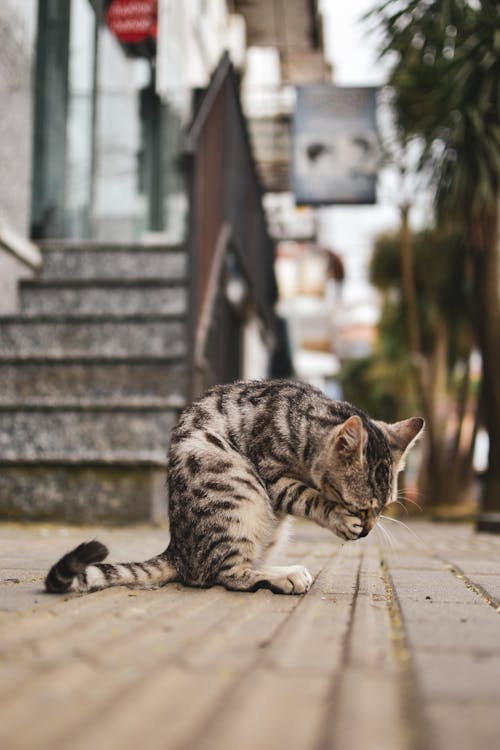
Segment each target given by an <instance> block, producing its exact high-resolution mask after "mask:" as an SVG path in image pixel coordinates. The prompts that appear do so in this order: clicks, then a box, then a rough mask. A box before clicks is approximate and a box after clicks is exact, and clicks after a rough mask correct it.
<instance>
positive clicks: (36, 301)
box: [20, 279, 187, 317]
mask: <svg viewBox="0 0 500 750" xmlns="http://www.w3.org/2000/svg"><path fill="white" fill-rule="evenodd" d="M20 300H21V310H22V313H23V315H29V316H35V315H61V314H63V313H65V314H68V315H72V316H75V315H110V316H112V315H117V316H120V317H121V316H123V315H180V314H183V313H185V312H186V309H187V290H186V287H185V285H184V284H183V282H182V281H180V280H179V281H165V280H158V279H150V280H146V281H144V280H141V279H130V280H129V279H126V280H125V281H112V280H108V281H104V280H97V281H96V280H87V279H84V280H80V279H78V280H76V281H66V280H53V281H39V280H29V281H26V282H22V283H21V285H20Z"/></svg>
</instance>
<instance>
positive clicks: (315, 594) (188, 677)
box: [0, 521, 500, 750]
mask: <svg viewBox="0 0 500 750" xmlns="http://www.w3.org/2000/svg"><path fill="white" fill-rule="evenodd" d="M385 528H387V530H390V531H391V534H392V535H393V537H394V539H393V544H392V547H391V546H389V543H388V541H386V540H385V539H384V537H383V535H382V534H381V533H377V534H373V533H372V534H371V535H370V536H369V537H368V538H367V539H364V540H361V541H359V542H351V543H349V544H347V545H345V546H343V547H341V546H339V545H338V544H337V543H335V541H333V540H332V538H331V536H330V535H329V534H328V533H327V532H325V531H323V530H321V529H319V528H317V527H315V526H313V525H306V524H303V525H298V526H297V529H296V535H295V541H294V542H292V543H291V544H290V546H289V549H288V552H289V553H291V554H289V558H290V560H291V561H292V560H293V561H295V562H300V563H303V564H305V565H307V566H308V567H309V569H310V570H311V572H312V573H313V574H314V576H315V577H316V578H315V583H314V585H313V587H312V589H311V590H310V592H309V593H308V594H307V595H306V596H305V597H287V596H278V595H274V594H272V593H271V592H269V591H258V592H257V593H254V594H244V593H232V592H227V591H225V590H223V589H221V588H214V589H208V590H196V589H187V588H183V587H181V586H179V585H177V584H171V585H169V586H167V587H165V588H164V589H161V590H156V591H143V590H134V591H133V590H130V589H126V588H115V589H108V590H106V591H103V592H99V593H95V594H91V595H85V596H78V595H70V596H65V597H54V596H48V595H45V594H44V593H43V592H42V581H43V577H44V574H45V572H46V571H47V569H48V567H49V565H50V564H52V563H53V562H54V561H55V559H56V558H57V557H58V556H59V555H60V554H62V553H63V552H65V551H67V550H68V549H70V548H71V547H72V546H73V545H75V544H76V543H78V542H79V541H83V540H85V539H90V538H94V537H95V538H97V539H99V540H101V541H103V542H104V543H105V544H107V545H108V546H109V547H110V549H111V554H110V559H112V560H119V559H124V560H131V559H136V560H141V559H145V558H146V557H148V556H149V555H152V554H155V553H157V552H159V551H160V550H161V549H163V548H164V546H165V541H166V532H165V530H161V529H151V528H148V527H140V528H126V529H94V528H93V529H88V528H84V529H83V528H70V527H58V526H51V527H49V526H34V525H33V526H19V525H10V524H6V525H3V526H0V566H1V568H0V658H1V661H0V747H1V748H2V750H28V749H29V750H32V749H33V750H59V749H61V750H63V749H64V750H90V749H91V750H115V748H117V749H118V748H119V750H138V748H140V750H156V749H158V750H160V748H161V749H163V750H174V749H175V750H176V749H177V748H183V749H184V750H191V749H192V750H198V749H200V750H256V749H257V750H281V749H283V750H285V749H286V750H327V749H329V748H331V749H332V750H333V748H335V750H424V749H425V750H483V749H484V750H489V749H490V748H491V749H493V748H495V747H498V741H499V740H498V737H499V734H498V711H499V707H500V607H499V605H500V537H495V536H489V535H485V534H475V533H474V531H473V530H472V529H471V528H470V527H468V526H460V525H447V524H436V525H431V524H429V523H425V522H419V523H416V522H412V523H411V529H412V531H413V532H414V533H415V534H417V535H418V537H419V538H420V540H419V539H417V538H416V537H415V536H414V535H413V534H412V533H410V531H408V530H406V529H404V528H402V527H400V526H398V525H397V524H396V523H390V522H388V521H387V522H385ZM285 557H286V556H285Z"/></svg>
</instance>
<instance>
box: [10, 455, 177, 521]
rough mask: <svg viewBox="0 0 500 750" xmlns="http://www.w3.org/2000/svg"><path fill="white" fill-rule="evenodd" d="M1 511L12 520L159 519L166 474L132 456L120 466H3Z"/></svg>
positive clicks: (162, 517) (161, 518)
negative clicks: (131, 458)
mask: <svg viewBox="0 0 500 750" xmlns="http://www.w3.org/2000/svg"><path fill="white" fill-rule="evenodd" d="M1 472H2V481H1V482H0V514H1V516H2V518H3V519H10V520H13V521H23V522H26V521H55V522H58V523H61V522H64V521H66V522H67V523H86V524H96V523H106V524H107V523H112V524H125V523H133V522H138V521H142V522H150V521H153V522H155V523H164V522H165V520H166V515H167V495H166V486H165V485H166V481H165V480H166V472H165V469H164V468H163V467H160V466H156V465H153V464H147V463H141V462H139V461H137V460H134V461H130V462H128V463H121V464H103V463H82V464H69V463H67V462H66V463H65V462H64V461H61V462H59V463H57V462H51V463H43V462H38V463H29V464H27V463H18V464H15V463H12V464H3V465H2V469H1Z"/></svg>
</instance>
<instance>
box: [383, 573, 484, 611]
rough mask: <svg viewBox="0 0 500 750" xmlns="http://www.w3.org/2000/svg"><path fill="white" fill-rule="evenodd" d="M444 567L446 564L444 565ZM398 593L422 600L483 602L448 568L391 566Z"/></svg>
mask: <svg viewBox="0 0 500 750" xmlns="http://www.w3.org/2000/svg"><path fill="white" fill-rule="evenodd" d="M443 568H444V566H443ZM390 572H391V577H392V579H393V581H394V584H395V586H396V589H397V591H398V595H399V596H400V597H402V599H404V600H407V599H413V600H414V601H418V602H422V604H425V602H432V601H438V602H446V603H449V604H451V603H454V602H456V603H461V602H466V603H470V604H481V603H482V602H481V598H480V597H479V596H478V595H477V594H476V593H475V592H474V591H471V590H470V589H468V588H466V586H464V584H463V583H462V582H461V581H458V580H457V579H456V578H455V576H453V575H452V574H451V573H450V572H449V571H448V570H446V569H443V570H442V571H430V570H421V569H420V570H405V569H393V568H390Z"/></svg>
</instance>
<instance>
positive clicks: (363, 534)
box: [358, 524, 371, 539]
mask: <svg viewBox="0 0 500 750" xmlns="http://www.w3.org/2000/svg"><path fill="white" fill-rule="evenodd" d="M370 531H371V527H369V526H368V524H367V525H366V526H364V527H363V531H362V532H361V533H360V535H359V536H358V539H361V538H362V537H364V536H368V534H369V533H370Z"/></svg>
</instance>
